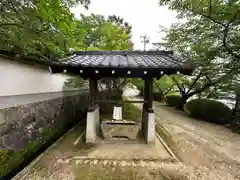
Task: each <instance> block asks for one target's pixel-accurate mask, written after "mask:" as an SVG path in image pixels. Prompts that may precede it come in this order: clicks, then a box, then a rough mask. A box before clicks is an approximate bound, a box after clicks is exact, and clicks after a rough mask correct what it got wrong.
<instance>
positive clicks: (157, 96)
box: [153, 92, 163, 101]
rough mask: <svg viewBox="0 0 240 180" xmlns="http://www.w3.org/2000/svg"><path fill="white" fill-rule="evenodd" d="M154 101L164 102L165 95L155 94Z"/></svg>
mask: <svg viewBox="0 0 240 180" xmlns="http://www.w3.org/2000/svg"><path fill="white" fill-rule="evenodd" d="M153 100H154V101H162V100H163V94H162V93H160V92H153Z"/></svg>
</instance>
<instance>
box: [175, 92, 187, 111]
mask: <svg viewBox="0 0 240 180" xmlns="http://www.w3.org/2000/svg"><path fill="white" fill-rule="evenodd" d="M188 98H189V97H188V96H187V95H186V94H185V93H181V100H180V102H179V105H178V107H177V109H179V110H181V111H183V109H184V105H185V104H186V103H187V100H188Z"/></svg>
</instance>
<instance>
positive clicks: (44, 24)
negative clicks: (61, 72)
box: [0, 0, 89, 59]
mask: <svg viewBox="0 0 240 180" xmlns="http://www.w3.org/2000/svg"><path fill="white" fill-rule="evenodd" d="M78 3H82V4H83V5H84V6H85V7H87V6H88V4H89V0H80V1H78V0H64V1H63V0H37V1H29V0H22V1H19V0H3V1H1V2H0V9H1V11H0V40H1V42H2V43H1V44H0V50H2V51H6V52H10V53H12V54H20V55H23V56H30V57H33V58H34V59H36V58H38V59H49V58H53V57H60V56H61V55H63V54H65V53H66V52H68V51H69V48H70V47H74V46H76V44H77V41H76V34H77V36H78V37H79V36H80V35H82V36H83V33H81V32H80V30H79V29H77V26H78V22H77V20H76V19H75V18H74V16H73V14H72V13H71V12H70V10H69V8H70V7H72V6H74V5H76V4H78ZM82 39H83V37H82Z"/></svg>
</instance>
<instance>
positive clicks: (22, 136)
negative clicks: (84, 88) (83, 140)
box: [0, 92, 88, 151]
mask: <svg viewBox="0 0 240 180" xmlns="http://www.w3.org/2000/svg"><path fill="white" fill-rule="evenodd" d="M87 101H88V93H87V92H81V94H78V95H76V94H75V95H72V96H71V95H69V94H68V96H63V97H58V98H55V99H49V100H45V101H42V102H35V103H30V104H26V105H21V106H16V107H10V108H5V109H0V149H11V150H14V151H21V150H24V148H25V147H26V146H27V145H28V143H29V142H34V141H36V140H38V139H39V138H40V137H41V134H43V133H44V131H46V130H47V129H51V130H52V131H61V130H63V129H64V128H66V126H68V125H73V124H76V122H78V121H80V120H81V118H82V117H83V116H84V114H85V112H86V109H87V104H88V103H87Z"/></svg>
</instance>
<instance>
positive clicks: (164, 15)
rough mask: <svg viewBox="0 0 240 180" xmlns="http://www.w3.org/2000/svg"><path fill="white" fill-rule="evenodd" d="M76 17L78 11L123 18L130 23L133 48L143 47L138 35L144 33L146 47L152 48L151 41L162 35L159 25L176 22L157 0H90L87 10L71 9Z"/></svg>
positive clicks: (168, 24)
mask: <svg viewBox="0 0 240 180" xmlns="http://www.w3.org/2000/svg"><path fill="white" fill-rule="evenodd" d="M71 10H72V12H73V13H74V14H75V16H76V17H80V13H83V14H86V15H89V14H91V13H94V14H101V15H103V16H105V17H107V16H108V15H113V14H115V15H117V16H120V17H122V18H124V20H125V21H127V22H128V23H129V24H131V25H132V41H133V43H134V49H143V44H142V43H141V39H140V36H141V35H144V34H145V33H146V34H147V35H148V36H149V37H150V43H149V44H148V45H147V49H150V48H152V45H151V43H154V42H159V41H160V40H161V37H162V35H161V34H159V25H162V26H164V27H170V26H171V24H172V23H174V22H176V21H177V20H176V18H175V16H176V13H175V12H172V11H170V10H168V9H167V8H166V7H159V6H158V0H91V5H90V8H89V10H85V9H84V8H82V7H81V6H78V7H76V8H72V9H71Z"/></svg>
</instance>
